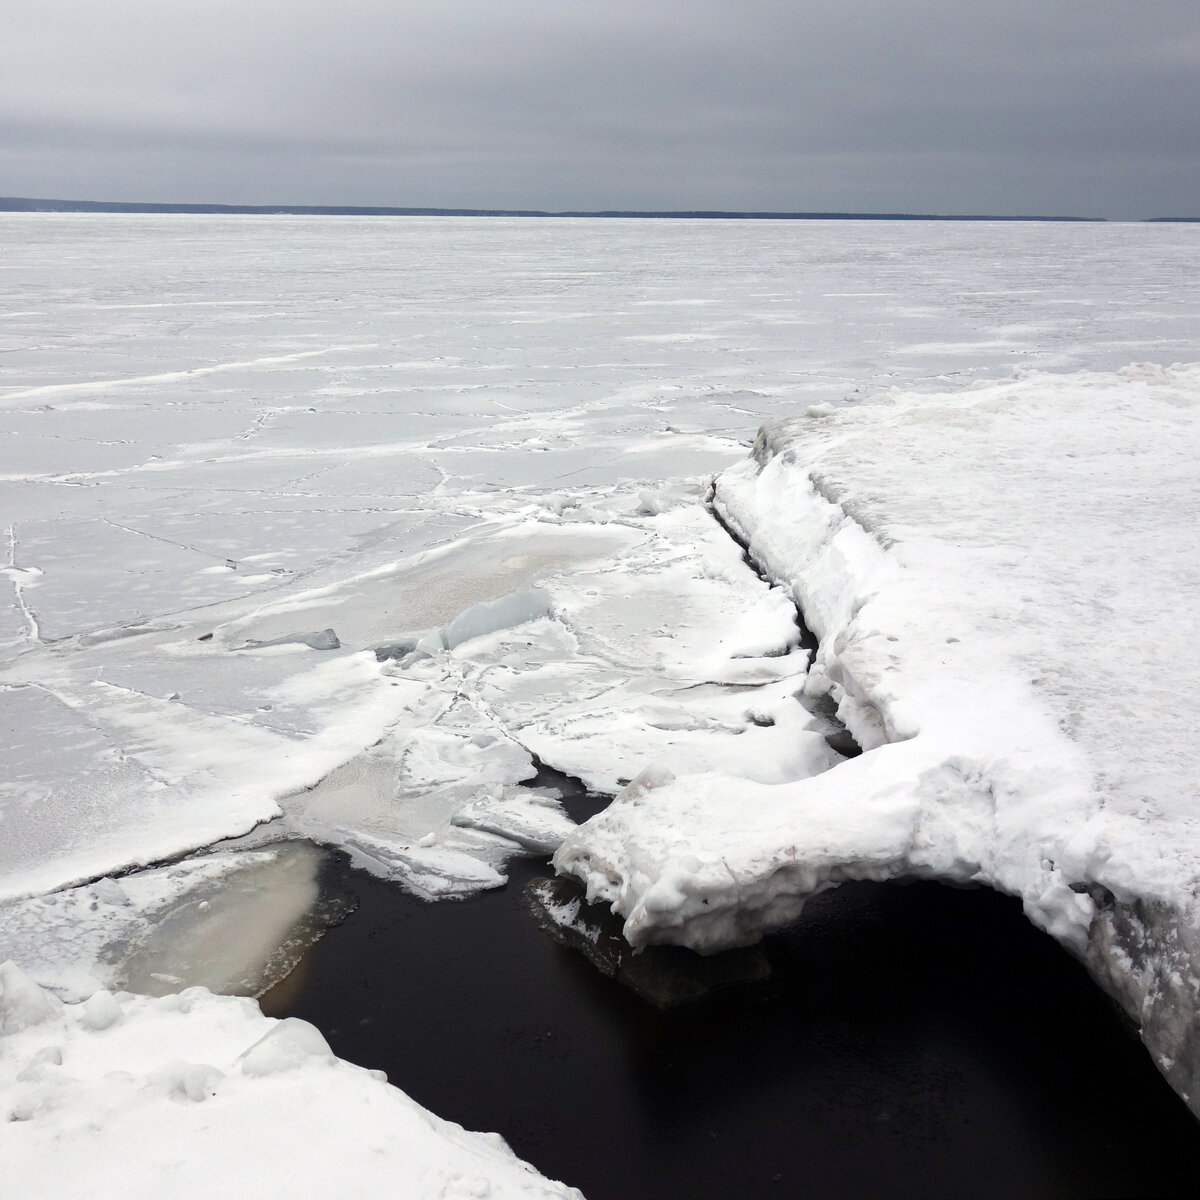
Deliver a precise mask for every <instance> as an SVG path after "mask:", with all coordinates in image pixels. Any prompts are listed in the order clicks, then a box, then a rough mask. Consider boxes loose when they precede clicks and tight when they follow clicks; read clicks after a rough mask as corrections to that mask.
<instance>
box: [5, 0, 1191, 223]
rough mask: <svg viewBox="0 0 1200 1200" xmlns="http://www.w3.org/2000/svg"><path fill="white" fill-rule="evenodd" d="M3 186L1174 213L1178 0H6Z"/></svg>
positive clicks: (324, 197)
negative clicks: (719, 0) (634, 0)
mask: <svg viewBox="0 0 1200 1200" xmlns="http://www.w3.org/2000/svg"><path fill="white" fill-rule="evenodd" d="M0 195H12V196H54V197H67V198H74V199H99V200H153V201H189V200H190V201H211V202H226V203H246V204H260V203H261V204H266V203H281V204H368V205H370V204H374V205H436V206H466V207H503V208H518V207H520V208H525V207H528V208H550V209H561V208H588V209H593V208H655V209H658V208H725V209H799V210H831V209H832V210H845V211H864V212H865V211H909V212H914V211H920V212H947V213H955V212H957V213H963V212H977V213H978V212H987V213H997V214H1011V213H1022V212H1023V213H1045V214H1051V213H1073V214H1080V215H1095V216H1112V217H1135V216H1158V215H1171V214H1174V215H1200V0H975V3H973V4H972V3H966V4H964V3H963V0H721V2H718V0H637V2H627V0H340V2H338V3H334V2H332V0H237V2H236V3H235V2H232V0H11V2H10V3H7V4H5V5H4V12H3V15H0Z"/></svg>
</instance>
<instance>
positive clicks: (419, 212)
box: [0, 196, 1200, 224]
mask: <svg viewBox="0 0 1200 1200" xmlns="http://www.w3.org/2000/svg"><path fill="white" fill-rule="evenodd" d="M0 212H6V213H20V212H43V213H159V214H169V213H184V214H194V215H198V216H203V215H215V216H299V217H605V218H615V219H621V218H625V219H630V218H642V219H667V218H674V219H676V220H710V221H1071V222H1087V223H1092V224H1097V223H1098V224H1103V223H1105V222H1106V221H1108V220H1109V218H1107V217H1070V216H1065V217H1064V216H1049V217H1048V216H1037V215H1026V216H989V215H986V214H967V215H952V214H938V213H901V212H890V213H850V212H733V211H724V210H708V209H682V210H674V211H665V210H664V211H653V210H643V209H638V210H618V209H603V210H596V211H583V210H570V211H564V212H551V211H544V210H541V209H528V208H387V207H379V206H364V205H349V204H338V205H326V204H150V203H135V202H125V201H115V200H47V199H31V198H28V197H24V196H0ZM1142 219H1143V220H1147V221H1156V222H1161V221H1200V218H1198V217H1148V218H1142Z"/></svg>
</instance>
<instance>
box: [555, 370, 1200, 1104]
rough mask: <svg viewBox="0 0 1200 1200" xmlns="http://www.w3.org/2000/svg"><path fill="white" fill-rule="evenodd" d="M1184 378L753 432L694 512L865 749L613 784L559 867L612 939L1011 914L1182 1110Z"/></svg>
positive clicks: (1192, 841) (1187, 433)
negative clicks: (914, 890) (1084, 968)
mask: <svg viewBox="0 0 1200 1200" xmlns="http://www.w3.org/2000/svg"><path fill="white" fill-rule="evenodd" d="M1198 450H1200V368H1196V367H1177V368H1172V369H1170V370H1165V369H1162V368H1159V367H1153V366H1137V367H1133V368H1128V369H1126V370H1123V371H1121V372H1117V373H1113V374H1092V373H1084V372H1081V373H1078V374H1074V375H1066V376H1055V375H1047V374H1028V375H1020V374H1018V375H1016V376H1015V377H1014V378H1013V379H1012V380H1011V381H1010V382H1005V383H1003V384H986V385H978V386H976V387H973V388H971V389H968V390H966V391H964V392H959V393H949V394H935V395H918V394H902V393H897V394H891V395H888V396H885V397H883V398H882V399H881V400H880V401H878V402H876V403H872V404H863V405H860V406H855V407H846V408H840V409H834V408H832V407H831V406H821V407H820V408H819V410H815V411H812V412H810V414H809V415H808V416H807V417H805V418H801V419H798V420H790V421H786V422H780V423H778V424H774V425H770V426H766V427H764V429H763V431H762V432H761V434H760V436H759V439H758V442H757V443H756V445H755V448H754V453H753V456H752V457H751V458H750V459H749V460H748V461H747V462H745V463H743V464H741V465H739V466H737V467H734V468H732V469H730V470H728V471H726V472H725V473H724V474H723V475H721V476H720V477H719V479H718V481H717V486H716V495H715V503H716V505H717V508H718V511H719V512H720V513H721V515H722V516H723V518H724V519H725V520H726V521H727V522H728V523H729V524H730V526H731V527H732V528H733V529H734V530H736V531H737V532H738V533H739V534H740V535H741V536H742V537H744V538H745V540H746V542H747V543H748V545H749V548H750V552H751V554H752V555H753V556H754V558H755V559H756V560H757V561H758V562H759V563H760V564H761V565H762V566H763V568H764V569H765V571H766V572H767V573H768V575H769V576H771V577H773V578H775V579H777V580H779V581H780V582H782V583H785V584H786V585H787V586H788V587H789V588H790V589H791V591H792V594H793V595H794V597H795V599H796V601H797V602H798V604H799V605H800V606H801V608H802V609H803V611H804V613H805V615H806V618H807V620H808V623H809V625H810V626H811V628H812V629H813V631H814V632H815V633H816V634H817V636H818V637H819V639H820V649H819V652H818V654H817V658H816V662H815V665H814V668H813V672H812V674H811V676H810V677H809V679H808V681H807V683H806V685H805V686H806V690H808V691H809V692H810V693H821V692H825V693H828V695H829V696H830V697H831V698H832V699H833V700H834V701H835V702H836V703H837V707H838V713H839V716H840V717H841V718H842V719H843V720H844V721H845V722H846V724H847V725H848V726H849V728H850V729H851V730H852V731H853V732H854V734H855V736H856V737H857V738H858V739H859V741H860V743H861V744H862V745H863V746H864V748H865V749H866V750H867V753H865V754H863V755H862V756H861V757H860V758H857V759H853V760H848V761H846V762H843V763H841V764H840V765H838V766H836V767H834V768H833V769H832V770H830V771H828V772H826V773H824V774H821V775H818V776H815V777H813V778H811V779H802V780H798V781H794V782H787V783H781V784H777V785H773V786H772V785H765V784H763V783H761V782H755V781H753V780H748V779H745V778H739V777H737V776H736V775H731V774H730V773H728V772H720V773H708V774H699V775H686V776H683V777H681V778H678V779H672V778H670V777H668V776H666V775H664V774H662V773H651V774H650V775H648V776H643V777H642V778H640V779H638V780H635V781H634V782H633V783H632V784H631V785H630V786H629V787H628V788H626V789H625V791H624V792H623V793H622V794H621V795H620V796H619V797H618V798H617V800H616V802H614V804H613V805H612V806H611V807H610V808H609V810H608V811H607V812H605V813H603V814H601V815H600V816H598V817H596V818H593V820H592V821H590V822H588V823H587V824H586V825H584V826H583V827H581V828H580V829H579V830H578V831H577V832H576V833H575V834H573V835H572V836H571V837H569V838H568V839H567V840H566V842H565V843H564V845H563V846H562V848H561V849H560V851H559V852H558V855H557V856H556V858H555V865H556V866H557V868H558V869H559V870H560V871H564V872H569V873H572V874H575V875H577V876H579V877H580V878H581V879H582V880H583V881H584V882H585V883H586V885H587V888H588V893H589V897H591V898H603V899H606V900H608V901H609V902H610V903H611V904H612V905H613V906H614V908H615V909H616V910H617V911H618V912H619V913H621V914H622V915H623V916H624V917H625V918H626V922H625V932H626V936H627V937H628V938H629V940H630V941H631V942H632V943H634V944H635V945H644V944H649V943H653V942H679V943H682V944H684V945H688V946H692V947H693V948H696V949H701V950H704V951H711V950H715V949H719V948H722V947H726V946H731V945H739V944H745V943H748V942H750V941H752V940H753V939H755V938H756V937H758V936H759V935H760V934H761V933H762V932H763V931H764V930H766V929H769V928H771V927H775V926H778V925H781V924H783V923H785V922H787V921H789V920H791V919H792V918H793V917H794V916H795V915H796V914H797V913H798V912H799V910H800V907H801V906H802V904H803V903H804V900H805V899H806V898H807V897H808V896H810V895H812V894H814V893H815V892H817V891H819V890H821V889H823V888H826V887H829V886H831V885H834V884H836V883H838V882H840V881H841V880H844V879H851V878H867V879H891V878H898V877H904V876H908V877H912V876H921V877H933V878H941V879H947V880H951V881H954V882H959V883H968V882H972V883H983V884H987V885H990V886H993V887H996V888H998V889H1001V890H1003V891H1006V892H1010V893H1013V894H1015V895H1018V896H1020V897H1021V898H1022V900H1023V902H1024V904H1025V909H1026V912H1027V913H1028V915H1029V916H1030V918H1031V919H1032V920H1033V921H1034V922H1035V923H1036V924H1038V925H1039V926H1040V927H1042V928H1043V929H1046V930H1047V931H1048V932H1050V933H1051V934H1053V935H1054V936H1055V937H1057V938H1058V939H1059V940H1060V941H1062V942H1063V943H1064V944H1066V945H1067V946H1069V947H1070V948H1071V949H1072V950H1074V951H1075V952H1076V953H1078V954H1080V955H1082V956H1084V957H1085V958H1086V959H1087V961H1088V962H1089V964H1090V965H1091V967H1092V969H1093V971H1094V973H1095V974H1096V975H1097V977H1098V978H1099V979H1100V980H1101V981H1102V982H1104V983H1105V985H1106V986H1107V987H1109V988H1110V990H1112V991H1113V992H1114V993H1115V994H1116V995H1117V996H1118V997H1119V998H1121V999H1122V1001H1123V1002H1124V1004H1125V1006H1126V1008H1127V1009H1128V1010H1129V1011H1130V1012H1131V1014H1132V1015H1133V1016H1134V1018H1135V1019H1136V1020H1138V1021H1139V1023H1141V1025H1142V1027H1143V1034H1144V1037H1145V1040H1146V1042H1147V1044H1148V1045H1149V1046H1150V1048H1151V1051H1152V1053H1153V1054H1154V1056H1155V1058H1156V1060H1157V1061H1158V1062H1159V1064H1160V1066H1161V1067H1162V1068H1163V1070H1164V1071H1165V1072H1166V1074H1167V1076H1168V1078H1169V1079H1170V1080H1171V1082H1172V1083H1173V1084H1174V1085H1175V1087H1176V1088H1177V1089H1178V1090H1179V1091H1180V1092H1181V1093H1182V1094H1183V1095H1184V1096H1185V1097H1186V1098H1190V1099H1193V1104H1194V1105H1196V1103H1197V1102H1200V1046H1198V1045H1197V1038H1196V1033H1195V1030H1196V1028H1197V1027H1198V1025H1200V1022H1198V1020H1197V1018H1198V1017H1200V1011H1198V1010H1200V1004H1198V1000H1197V997H1198V996H1200V955H1198V954H1197V953H1196V949H1197V944H1198V939H1197V935H1196V933H1195V930H1196V928H1197V925H1198V917H1200V905H1198V903H1197V897H1198V895H1200V835H1198V831H1197V825H1196V817H1195V805H1196V783H1195V781H1196V779H1197V777H1200V761H1198V760H1200V738H1197V728H1196V726H1197V717H1196V714H1195V710H1194V706H1192V705H1191V704H1190V703H1188V702H1187V700H1186V698H1187V697H1191V696H1195V695H1196V694H1198V693H1200V641H1198V640H1197V637H1196V633H1197V618H1196V615H1195V613H1196V609H1195V597H1196V596H1197V595H1198V594H1200V564H1198V563H1197V561H1196V559H1195V555H1194V544H1195V530H1196V528H1197V521H1198V519H1200V483H1198V482H1197V476H1196V472H1195V462H1196V455H1197V451H1198Z"/></svg>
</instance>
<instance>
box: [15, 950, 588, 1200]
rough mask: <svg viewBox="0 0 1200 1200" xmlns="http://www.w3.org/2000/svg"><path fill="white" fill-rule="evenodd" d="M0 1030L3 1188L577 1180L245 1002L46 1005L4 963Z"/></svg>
mask: <svg viewBox="0 0 1200 1200" xmlns="http://www.w3.org/2000/svg"><path fill="white" fill-rule="evenodd" d="M0 1035H2V1036H0V1097H2V1100H0V1121H3V1122H4V1126H3V1128H4V1131H5V1132H4V1137H3V1138H2V1139H0V1175H2V1177H3V1178H4V1180H5V1186H6V1189H9V1190H11V1192H12V1194H13V1195H17V1194H20V1195H29V1196H38V1197H43V1198H45V1200H53V1198H55V1197H64V1198H65V1197H77V1196H121V1197H123V1198H125V1200H135V1198H136V1197H159V1196H162V1195H170V1196H173V1197H180V1198H183V1197H189V1196H194V1197H197V1198H200V1197H204V1198H207V1197H210V1196H214V1195H239V1196H282V1195H287V1196H291V1197H298V1198H299V1197H309V1196H311V1197H314V1200H317V1198H319V1200H326V1198H327V1197H329V1196H363V1197H369V1196H379V1197H383V1196H386V1197H389V1200H391V1198H396V1200H404V1198H405V1197H413V1198H414V1200H415V1198H418V1197H419V1198H420V1200H430V1198H445V1200H451V1198H456V1197H467V1196H491V1197H505V1196H523V1197H530V1196H534V1197H552V1196H557V1197H569V1196H574V1197H578V1196H579V1195H580V1193H579V1192H577V1191H576V1190H575V1189H573V1188H568V1187H565V1186H564V1185H562V1184H558V1183H553V1182H551V1181H549V1180H546V1179H544V1178H542V1176H540V1175H539V1174H538V1173H537V1172H536V1171H535V1170H534V1169H533V1168H532V1167H530V1166H528V1165H526V1164H525V1163H523V1162H521V1161H520V1160H519V1159H518V1158H517V1157H516V1156H515V1155H514V1154H513V1153H512V1151H511V1150H509V1148H508V1146H507V1145H506V1144H505V1143H504V1141H503V1140H502V1139H501V1138H500V1137H499V1136H498V1135H496V1134H479V1133H468V1132H467V1131H466V1130H464V1129H463V1128H462V1127H461V1126H459V1125H455V1124H453V1123H451V1122H449V1121H443V1120H441V1119H439V1118H438V1117H435V1116H434V1115H433V1114H432V1113H429V1112H427V1111H426V1110H425V1109H423V1108H421V1106H420V1105H418V1104H416V1103H415V1102H414V1101H413V1100H411V1099H409V1098H408V1097H407V1096H406V1095H405V1094H404V1093H403V1092H401V1091H399V1090H398V1089H396V1088H394V1087H389V1086H388V1084H387V1083H386V1082H385V1081H384V1079H383V1078H382V1075H381V1074H380V1073H379V1072H375V1071H367V1070H364V1069H362V1068H361V1067H356V1066H352V1065H351V1064H349V1063H346V1062H342V1061H340V1060H338V1059H337V1058H335V1057H334V1055H333V1052H332V1051H331V1050H330V1048H329V1045H328V1044H327V1043H326V1041H325V1039H324V1038H323V1037H322V1036H321V1034H320V1033H319V1032H318V1031H317V1030H316V1029H315V1028H314V1027H313V1026H312V1025H309V1024H307V1023H306V1022H304V1021H299V1020H296V1019H288V1020H284V1021H274V1020H270V1019H268V1018H267V1017H264V1016H263V1015H262V1014H261V1013H260V1012H259V1011H258V1007H257V1005H255V1004H254V1002H253V1001H249V1000H240V999H236V998H232V997H227V996H214V995H212V994H211V993H210V992H208V991H206V990H204V989H203V988H191V989H189V990H187V991H185V992H182V993H180V994H179V995H176V996H167V997H162V998H160V999H153V998H150V997H145V996H133V995H130V994H128V993H126V992H118V993H115V994H114V993H111V992H107V991H102V992H97V993H96V994H95V995H94V996H93V997H92V998H91V999H90V1000H88V1001H86V1002H85V1003H83V1004H78V1005H63V1004H61V1003H60V1002H59V1001H57V1000H56V999H54V997H53V996H51V995H50V994H49V993H48V992H45V991H43V990H42V989H41V988H39V987H38V985H37V984H36V983H34V982H33V981H32V980H31V979H29V977H28V976H26V975H24V974H23V973H22V972H21V971H20V970H19V969H18V968H17V967H16V966H15V965H14V964H13V963H11V962H7V963H4V964H2V965H0Z"/></svg>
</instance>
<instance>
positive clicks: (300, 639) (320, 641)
mask: <svg viewBox="0 0 1200 1200" xmlns="http://www.w3.org/2000/svg"><path fill="white" fill-rule="evenodd" d="M293 645H295V646H307V647H308V648H309V649H310V650H340V649H341V648H342V643H341V642H340V641H338V635H337V634H336V633H334V631H333V630H332V629H318V630H316V631H315V632H313V633H285V634H283V635H282V636H281V637H274V638H268V639H267V640H266V641H259V640H258V639H257V638H250V639H249V641H247V642H246V643H245V645H242V646H237V647H235V649H238V650H262V649H265V648H266V647H267V646H293Z"/></svg>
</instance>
